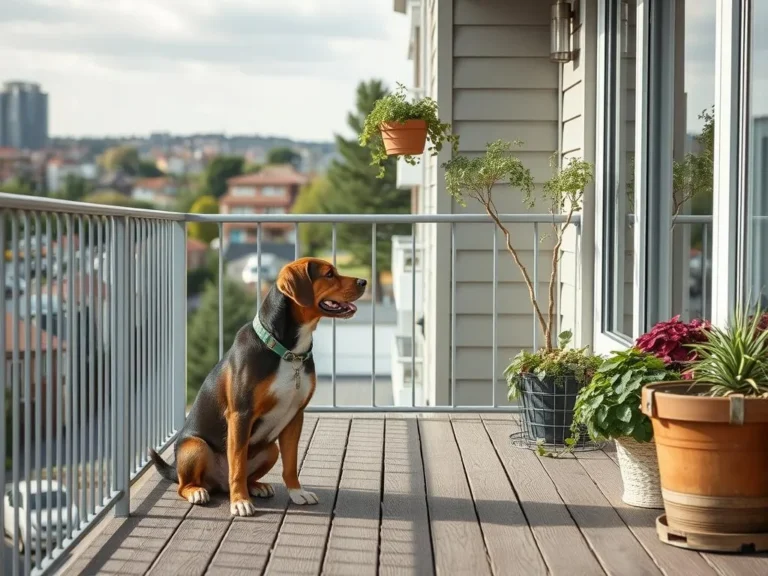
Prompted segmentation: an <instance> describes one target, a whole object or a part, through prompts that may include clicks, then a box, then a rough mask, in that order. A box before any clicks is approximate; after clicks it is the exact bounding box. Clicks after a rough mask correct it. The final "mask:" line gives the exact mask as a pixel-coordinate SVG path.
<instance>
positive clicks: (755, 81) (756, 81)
mask: <svg viewBox="0 0 768 576" xmlns="http://www.w3.org/2000/svg"><path fill="white" fill-rule="evenodd" d="M766 21H768V4H767V3H766V2H752V16H751V30H750V36H751V54H750V62H751V67H752V69H751V71H750V83H749V84H750V85H749V89H750V94H749V99H750V106H751V118H750V124H751V125H750V141H749V160H748V161H749V180H748V182H749V199H750V200H749V217H748V219H747V226H748V249H749V254H748V257H747V268H748V272H749V277H748V284H747V288H748V289H749V290H750V291H751V294H750V296H751V297H752V299H753V300H756V299H757V298H758V297H759V298H760V300H761V304H762V307H763V308H764V309H765V308H768V249H766V247H768V99H766V97H765V94H766V93H768V35H766V33H765V26H764V23H765V22H766ZM761 22H762V23H763V26H760V24H759V23H761Z"/></svg>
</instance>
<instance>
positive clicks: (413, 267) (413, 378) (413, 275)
mask: <svg viewBox="0 0 768 576" xmlns="http://www.w3.org/2000/svg"><path fill="white" fill-rule="evenodd" d="M422 388H423V386H422ZM411 406H414V407H415V406H416V224H411Z"/></svg>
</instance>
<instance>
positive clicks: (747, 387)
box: [686, 307, 768, 398]
mask: <svg viewBox="0 0 768 576" xmlns="http://www.w3.org/2000/svg"><path fill="white" fill-rule="evenodd" d="M763 322H764V312H763V311H762V310H759V309H758V310H757V311H756V312H755V313H754V314H753V315H751V316H750V315H749V313H748V312H747V307H742V308H739V309H737V310H736V312H735V313H734V315H733V319H732V320H731V322H730V323H729V324H728V326H727V327H726V328H720V327H717V326H712V327H711V328H710V329H709V330H708V331H707V332H706V335H707V339H706V341H704V342H700V343H696V344H691V345H690V347H691V348H692V349H693V350H694V351H695V352H696V355H697V358H698V359H697V361H696V362H694V363H693V365H692V366H691V367H690V368H689V369H688V370H686V374H691V375H692V376H693V381H694V383H695V384H705V385H708V386H709V395H711V396H730V395H731V394H744V395H745V396H751V397H757V398H768V330H764V329H762V325H763Z"/></svg>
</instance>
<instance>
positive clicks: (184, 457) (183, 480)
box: [176, 436, 213, 504]
mask: <svg viewBox="0 0 768 576" xmlns="http://www.w3.org/2000/svg"><path fill="white" fill-rule="evenodd" d="M212 455H213V452H212V450H211V447H210V446H208V443H207V442H206V441H205V440H203V439H202V438H198V437H197V436H192V437H190V438H185V439H184V440H182V441H181V443H180V444H179V447H178V448H177V450H176V469H177V472H178V474H179V496H181V497H182V498H184V499H185V500H187V501H189V502H191V503H192V504H206V503H208V501H209V500H210V499H211V498H210V495H209V494H208V490H209V489H210V488H211V487H210V486H208V485H207V482H206V476H207V473H208V470H209V468H210V463H211V460H212Z"/></svg>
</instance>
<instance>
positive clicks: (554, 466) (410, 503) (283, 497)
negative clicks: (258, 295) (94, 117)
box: [64, 414, 768, 576]
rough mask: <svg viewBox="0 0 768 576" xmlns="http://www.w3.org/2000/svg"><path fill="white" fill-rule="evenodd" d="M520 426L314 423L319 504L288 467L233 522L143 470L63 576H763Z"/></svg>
mask: <svg viewBox="0 0 768 576" xmlns="http://www.w3.org/2000/svg"><path fill="white" fill-rule="evenodd" d="M517 429H518V426H517V423H516V421H515V420H514V419H512V418H510V417H509V415H502V414H461V415H450V417H449V416H448V415H446V414H440V415H421V416H417V415H409V414H375V415H372V414H364V415H360V416H359V417H357V416H353V415H350V414H341V415H339V414H334V415H328V416H326V415H320V416H317V415H314V414H312V415H309V414H308V415H307V417H306V420H305V425H304V429H303V431H302V435H301V439H300V442H299V462H300V464H301V472H300V477H301V480H302V483H303V485H304V487H305V488H306V489H307V490H311V491H313V492H315V493H316V494H318V496H319V497H320V499H321V500H320V504H318V505H317V506H296V505H294V504H292V503H290V501H289V499H288V494H287V492H286V490H285V488H284V486H283V483H282V472H281V466H280V462H279V461H278V464H277V465H276V466H275V468H274V469H273V471H272V472H270V474H269V475H268V476H267V478H266V480H267V481H270V482H273V483H274V484H275V489H276V495H275V497H274V498H272V499H267V500H262V499H254V503H255V505H256V508H257V510H258V513H257V514H256V516H254V517H252V518H237V519H235V520H234V521H233V520H231V519H230V517H229V503H228V501H227V500H226V497H222V496H216V497H215V499H214V501H213V502H212V504H211V505H208V506H205V507H197V506H195V507H192V506H191V505H190V504H188V503H187V502H185V501H184V500H182V499H181V498H179V497H178V495H177V494H176V488H177V487H176V485H171V484H169V483H168V482H166V481H164V480H161V479H160V477H159V476H158V475H157V474H156V473H155V472H154V471H150V472H148V476H147V477H146V480H143V482H144V483H143V485H141V486H140V487H138V488H134V493H133V494H132V500H131V501H132V506H131V508H132V514H133V516H131V517H130V518H127V519H114V518H110V519H107V520H105V521H104V523H103V525H101V526H99V527H98V529H97V532H95V536H94V537H91V538H90V541H89V540H88V539H87V538H86V540H85V541H83V542H82V543H81V545H80V546H79V547H78V548H76V550H75V551H74V552H73V554H72V556H71V557H72V558H73V559H72V560H71V562H70V564H69V565H67V566H66V567H65V568H66V570H65V572H64V573H66V574H95V573H112V574H117V573H119V574H146V573H148V572H149V571H150V569H151V571H152V573H153V574H172V573H178V574H201V573H203V572H206V573H207V574H210V575H218V574H226V575H230V574H243V575H245V574H265V573H267V574H273V573H287V574H315V575H317V574H321V573H322V574H355V575H358V574H360V575H363V574H374V573H375V572H376V571H377V569H378V572H379V573H381V574H382V576H384V575H400V574H405V575H408V574H419V575H421V574H425V575H426V574H435V566H437V571H438V573H440V574H467V573H471V574H473V575H474V574H490V573H491V571H493V573H494V574H497V575H498V574H514V573H519V574H531V575H535V574H544V573H546V572H545V570H548V571H549V573H550V574H552V575H553V576H559V575H563V576H566V575H567V576H574V575H576V576H579V575H585V576H593V575H597V574H604V573H606V572H607V573H608V574H617V575H620V576H635V575H640V574H649V573H650V574H664V575H665V576H683V575H687V574H691V573H696V574H697V575H698V574H701V575H702V576H715V575H717V576H758V575H759V576H763V575H764V574H768V555H753V556H747V555H717V554H698V553H696V552H690V551H685V550H680V549H677V548H673V547H670V546H667V545H664V544H662V543H661V542H659V541H658V539H657V537H656V534H655V527H654V523H653V520H654V519H655V517H656V515H657V514H658V513H659V511H656V510H643V509H636V508H632V507H629V506H627V505H624V504H623V503H622V502H621V478H620V475H619V469H618V466H617V465H616V463H615V461H614V460H613V458H615V453H612V450H610V448H609V449H606V450H605V452H600V451H597V452H591V453H583V454H579V455H578V456H577V458H576V459H573V458H564V459H541V458H539V457H538V456H536V454H535V453H533V452H531V451H528V450H520V449H517V448H514V447H513V446H512V445H511V442H510V440H509V434H510V433H511V432H513V431H515V430H517ZM425 472H426V476H425ZM433 550H434V559H433ZM598 558H600V560H601V561H602V564H601V563H600V562H598ZM542 560H543V562H544V563H546V569H545V567H544V564H542Z"/></svg>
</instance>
